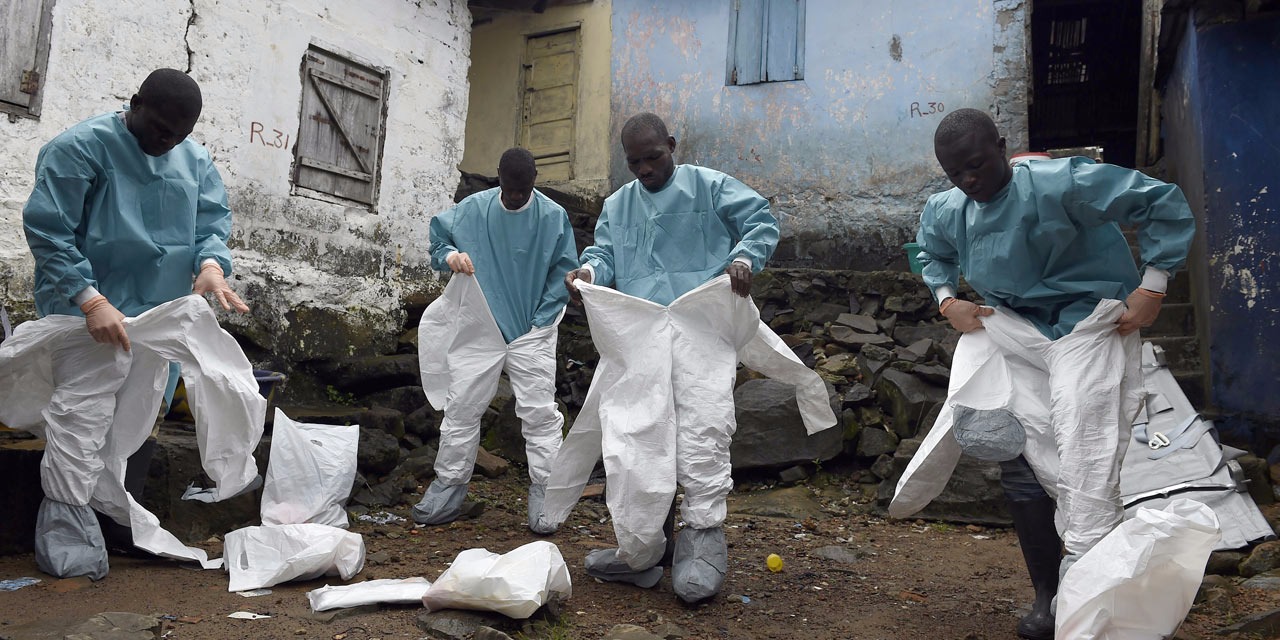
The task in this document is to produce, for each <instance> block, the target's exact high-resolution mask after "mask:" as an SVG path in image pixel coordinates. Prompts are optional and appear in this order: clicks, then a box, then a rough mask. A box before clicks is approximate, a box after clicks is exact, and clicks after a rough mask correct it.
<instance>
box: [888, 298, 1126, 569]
mask: <svg viewBox="0 0 1280 640" xmlns="http://www.w3.org/2000/svg"><path fill="white" fill-rule="evenodd" d="M1124 308H1125V307H1124V303H1123V302H1121V301H1119V300H1102V301H1101V302H1099V303H1098V305H1097V307H1096V308H1095V309H1094V312H1093V313H1092V314H1090V315H1089V316H1088V317H1086V318H1085V319H1083V320H1081V321H1079V322H1077V323H1076V324H1075V327H1074V329H1073V330H1072V331H1071V333H1069V334H1067V335H1065V336H1063V337H1061V338H1058V339H1057V340H1049V339H1048V338H1046V337H1045V336H1044V335H1043V334H1042V333H1041V332H1040V331H1039V330H1038V329H1037V328H1036V327H1035V326H1034V325H1032V324H1031V323H1030V322H1028V321H1026V320H1025V319H1023V318H1022V317H1021V316H1019V315H1017V314H1016V313H1014V312H1012V311H1010V310H1008V309H1006V308H998V309H996V310H995V313H994V314H993V315H990V316H987V317H984V318H982V325H983V329H982V330H978V331H971V332H968V333H965V334H963V335H961V336H960V343H959V345H957V347H956V353H955V357H954V358H953V360H952V363H953V364H952V369H951V383H950V385H949V389H948V394H947V401H946V404H945V405H944V406H943V408H942V411H941V412H940V413H939V415H938V420H937V422H935V423H934V427H933V429H932V430H931V431H930V432H929V435H928V436H926V437H925V440H924V442H923V443H922V444H921V445H920V450H919V451H918V452H917V453H916V455H915V457H913V458H912V459H911V462H910V463H909V464H908V465H907V469H906V471H904V472H903V474H902V478H901V479H900V480H899V481H898V487H897V491H896V493H895V494H894V497H893V501H892V502H891V503H890V504H889V515H891V516H893V517H896V518H905V517H909V516H911V515H912V514H914V513H916V512H917V511H919V510H920V509H923V508H924V507H925V505H927V504H929V501H931V500H933V499H934V498H935V497H937V495H938V494H939V493H941V492H942V490H943V488H944V487H946V484H947V479H948V478H950V476H951V472H952V471H953V470H954V469H955V465H956V463H957V462H958V461H959V458H960V453H961V449H960V445H959V444H958V443H957V441H956V438H955V436H954V433H953V432H954V430H955V429H956V426H957V425H956V424H955V422H956V420H954V419H953V417H954V415H955V414H956V413H957V409H958V408H961V407H963V408H967V409H972V410H975V411H972V412H968V413H970V414H971V415H972V418H971V419H972V420H973V421H974V422H976V423H977V424H976V425H960V426H961V428H964V427H969V426H976V427H978V428H981V427H982V425H983V424H985V423H988V422H989V418H990V416H992V415H994V414H996V413H999V412H1002V411H1007V412H1009V413H1011V414H1013V416H1014V417H1015V418H1016V420H1017V422H1019V423H1021V425H1022V427H1024V428H1025V429H1026V443H1025V448H1024V449H1023V451H1022V455H1023V456H1024V457H1025V458H1026V459H1027V462H1028V463H1029V464H1030V465H1031V468H1032V470H1034V471H1035V474H1036V478H1037V479H1038V480H1039V481H1040V484H1041V485H1042V486H1043V487H1044V489H1045V491H1046V492H1048V493H1049V494H1050V495H1051V496H1053V497H1054V499H1055V500H1056V502H1057V517H1056V520H1057V522H1058V529H1059V530H1060V531H1061V533H1062V541H1063V545H1064V546H1065V547H1066V552H1067V558H1066V559H1064V561H1063V563H1064V564H1063V567H1064V569H1065V568H1066V567H1067V566H1069V564H1070V563H1071V562H1073V561H1074V560H1075V559H1077V558H1079V557H1080V556H1081V555H1083V554H1084V553H1085V552H1086V551H1088V550H1089V549H1090V548H1091V547H1092V546H1093V545H1094V544H1096V543H1097V542H1098V541H1099V540H1101V539H1102V538H1103V537H1104V536H1106V535H1107V533H1109V532H1110V531H1111V530H1112V529H1113V528H1115V526H1116V525H1118V524H1120V521H1121V520H1122V519H1123V517H1124V509H1123V507H1122V505H1121V503H1120V463H1121V462H1122V461H1123V459H1124V453H1125V450H1126V448H1127V447H1128V443H1129V435H1130V431H1131V428H1132V424H1133V420H1134V418H1135V417H1136V416H1137V414H1138V410H1139V409H1140V408H1141V406H1142V400H1143V398H1144V397H1145V396H1146V391H1145V390H1144V388H1143V386H1142V372H1141V359H1140V353H1139V350H1140V344H1139V337H1138V334H1137V333H1131V334H1129V335H1127V336H1121V335H1120V334H1119V333H1117V332H1116V330H1115V323H1116V321H1117V320H1118V319H1119V318H1120V315H1121V314H1122V313H1124ZM1011 453H1012V456H1010V457H1013V456H1016V455H1017V453H1018V452H1016V451H1013V452H1011Z"/></svg>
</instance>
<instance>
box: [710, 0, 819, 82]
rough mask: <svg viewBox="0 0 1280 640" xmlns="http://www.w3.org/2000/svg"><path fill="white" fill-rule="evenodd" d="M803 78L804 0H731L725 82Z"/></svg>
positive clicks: (783, 80) (778, 80)
mask: <svg viewBox="0 0 1280 640" xmlns="http://www.w3.org/2000/svg"><path fill="white" fill-rule="evenodd" d="M802 79H804V0H733V12H732V15H731V16H730V18H729V76H728V82H727V84H730V85H744V84H757V83H760V82H785V81H787V80H802Z"/></svg>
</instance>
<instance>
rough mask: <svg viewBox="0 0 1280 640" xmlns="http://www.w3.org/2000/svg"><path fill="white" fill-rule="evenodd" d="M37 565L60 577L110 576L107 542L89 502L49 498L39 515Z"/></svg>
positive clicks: (94, 577) (41, 504) (37, 521)
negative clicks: (108, 574) (74, 503)
mask: <svg viewBox="0 0 1280 640" xmlns="http://www.w3.org/2000/svg"><path fill="white" fill-rule="evenodd" d="M36 566H38V567H40V570H41V571H43V572H45V573H47V574H49V575H51V576H57V577H59V578H73V577H76V576H89V579H90V580H101V579H103V578H105V577H107V570H108V566H107V543H106V541H104V540H103V539H102V529H101V528H99V527H98V517H97V516H96V515H94V513H93V509H91V508H90V507H89V505H81V506H79V507H76V506H72V505H69V504H66V503H63V502H57V501H55V500H50V499H48V498H45V499H44V500H43V501H41V502H40V512H39V515H38V516H37V517H36Z"/></svg>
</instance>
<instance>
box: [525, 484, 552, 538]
mask: <svg viewBox="0 0 1280 640" xmlns="http://www.w3.org/2000/svg"><path fill="white" fill-rule="evenodd" d="M546 497H547V485H545V484H531V485H529V530H530V531H533V532H534V533H540V534H542V535H549V534H552V533H555V532H556V529H557V528H558V527H554V526H551V525H549V524H547V523H546V520H544V519H543V518H542V503H543V501H544V500H546Z"/></svg>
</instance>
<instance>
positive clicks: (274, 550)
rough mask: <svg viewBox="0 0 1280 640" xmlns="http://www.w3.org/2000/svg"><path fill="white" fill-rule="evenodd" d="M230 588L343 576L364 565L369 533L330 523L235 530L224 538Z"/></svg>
mask: <svg viewBox="0 0 1280 640" xmlns="http://www.w3.org/2000/svg"><path fill="white" fill-rule="evenodd" d="M223 556H224V557H223V559H224V560H226V561H227V572H228V573H229V574H230V582H229V583H228V586H227V591H245V590H248V589H261V588H263V587H270V586H272V585H277V584H280V583H282V582H289V581H290V580H312V579H315V578H319V577H320V576H339V577H341V578H342V579H343V580H347V579H349V578H351V576H354V575H356V574H357V573H360V570H361V569H363V568H364V538H363V537H361V536H360V534H358V533H352V532H350V531H345V530H343V529H339V528H337V527H331V526H329V525H326V524H314V523H307V524H273V525H263V526H261V527H245V528H243V529H236V530H235V531H232V532H230V533H228V534H227V535H226V537H225V538H224V539H223Z"/></svg>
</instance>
